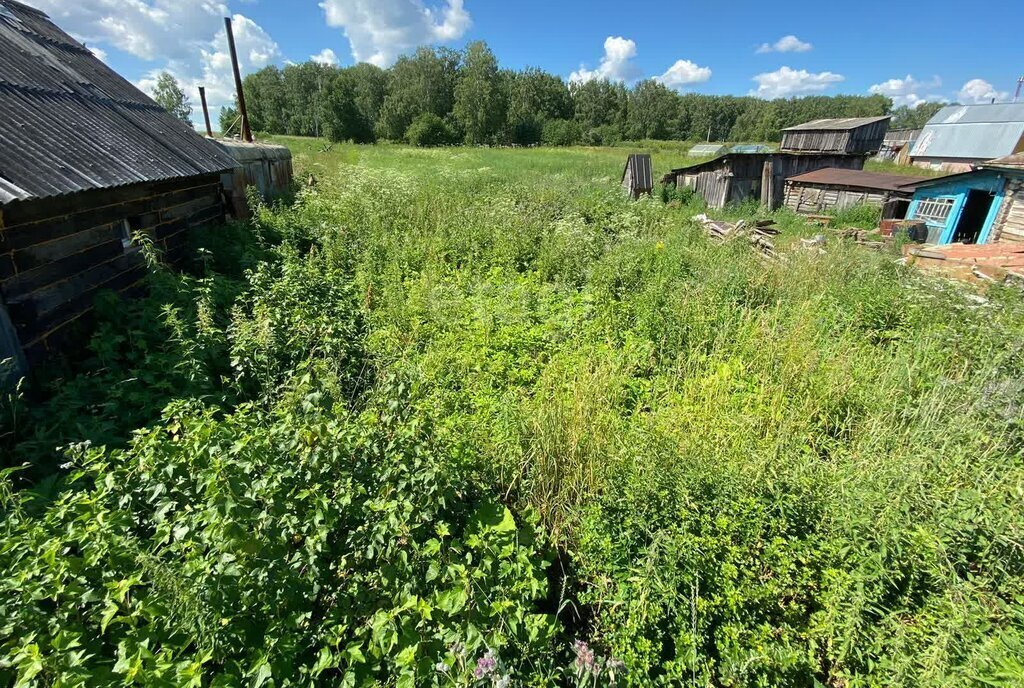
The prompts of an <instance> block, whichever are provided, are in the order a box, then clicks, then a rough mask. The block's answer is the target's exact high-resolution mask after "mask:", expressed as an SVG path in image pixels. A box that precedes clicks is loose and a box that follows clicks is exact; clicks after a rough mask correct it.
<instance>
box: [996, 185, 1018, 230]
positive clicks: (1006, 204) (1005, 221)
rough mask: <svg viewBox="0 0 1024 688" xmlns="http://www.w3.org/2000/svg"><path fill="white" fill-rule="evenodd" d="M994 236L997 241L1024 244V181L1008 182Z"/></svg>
mask: <svg viewBox="0 0 1024 688" xmlns="http://www.w3.org/2000/svg"><path fill="white" fill-rule="evenodd" d="M993 234H994V236H995V239H996V241H1013V242H1024V179H1011V180H1010V181H1009V182H1007V186H1006V198H1005V200H1004V201H1003V208H1002V210H1001V211H1000V213H999V218H998V219H997V220H996V226H995V230H994V233H993Z"/></svg>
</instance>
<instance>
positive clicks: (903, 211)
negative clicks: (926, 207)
mask: <svg viewBox="0 0 1024 688" xmlns="http://www.w3.org/2000/svg"><path fill="white" fill-rule="evenodd" d="M909 210H910V199H909V198H891V199H889V201H888V202H887V203H886V204H885V207H884V208H882V219H883V220H904V219H906V217H907V211H909Z"/></svg>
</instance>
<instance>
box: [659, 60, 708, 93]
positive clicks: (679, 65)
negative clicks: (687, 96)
mask: <svg viewBox="0 0 1024 688" xmlns="http://www.w3.org/2000/svg"><path fill="white" fill-rule="evenodd" d="M710 78H711V69H710V68H709V67H701V66H699V65H698V64H697V63H695V62H691V61H690V60H676V63H675V64H674V65H672V66H671V67H669V68H668V70H667V71H666V72H665V73H664V74H662V75H661V76H659V77H655V81H657V82H659V83H662V84H664V85H665V86H668V87H669V88H674V89H677V90H678V89H681V88H683V87H685V86H689V85H691V84H703V83H704V82H706V81H707V80H708V79H710Z"/></svg>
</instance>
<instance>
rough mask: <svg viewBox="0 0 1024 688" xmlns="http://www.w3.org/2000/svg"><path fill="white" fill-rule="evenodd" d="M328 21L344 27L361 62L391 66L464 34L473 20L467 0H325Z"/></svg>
mask: <svg viewBox="0 0 1024 688" xmlns="http://www.w3.org/2000/svg"><path fill="white" fill-rule="evenodd" d="M320 7H321V8H322V9H323V11H324V16H325V17H326V19H327V25H328V26H331V27H333V28H336V29H342V30H343V31H344V33H345V37H346V38H348V41H349V44H350V45H351V46H352V57H354V58H355V59H356V61H357V62H369V63H371V64H375V65H377V66H378V67H389V66H391V65H392V64H394V62H395V60H397V59H398V58H399V57H401V56H402V55H404V54H406V53H409V52H412V51H413V50H415V49H416V48H417V47H419V46H422V45H432V44H435V43H445V42H447V41H453V40H456V39H458V38H461V37H462V36H463V35H465V33H466V31H468V30H469V27H470V26H471V25H472V23H473V21H472V18H471V17H470V15H469V12H467V11H466V9H465V7H464V5H463V0H445V1H444V3H443V4H441V5H438V6H433V7H431V6H427V5H426V4H424V2H423V0H323V1H322V2H321V3H320Z"/></svg>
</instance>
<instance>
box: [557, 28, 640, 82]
mask: <svg viewBox="0 0 1024 688" xmlns="http://www.w3.org/2000/svg"><path fill="white" fill-rule="evenodd" d="M636 52H637V51H636V42H634V41H631V40H629V39H628V38H622V37H621V36H609V37H608V38H606V39H605V41H604V57H603V58H601V64H599V65H598V66H597V69H587V68H586V66H585V65H580V68H579V69H578V70H577V71H575V72H573V73H572V74H571V75H570V76H569V81H576V82H586V81H594V80H597V79H607V80H609V81H627V82H628V81H635V80H636V79H637V78H638V77H639V76H640V68H639V67H637V66H636V63H635V62H634V60H635V59H636Z"/></svg>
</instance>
